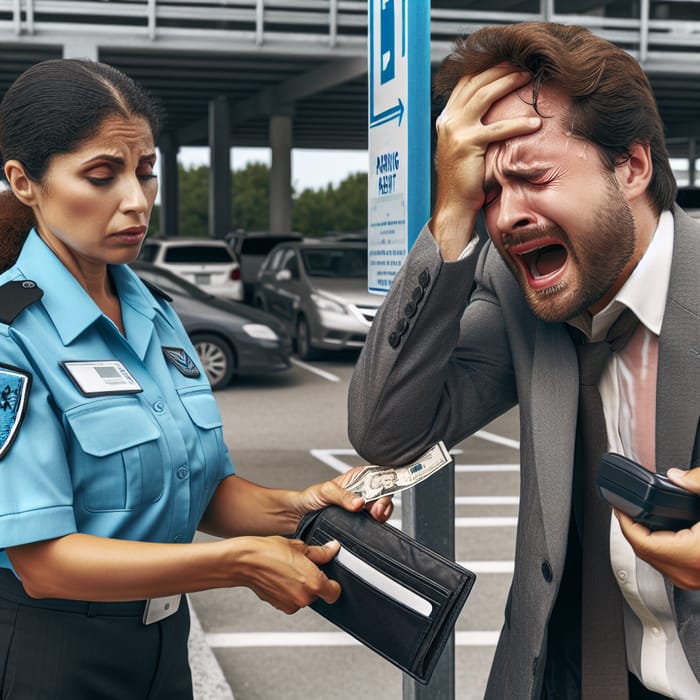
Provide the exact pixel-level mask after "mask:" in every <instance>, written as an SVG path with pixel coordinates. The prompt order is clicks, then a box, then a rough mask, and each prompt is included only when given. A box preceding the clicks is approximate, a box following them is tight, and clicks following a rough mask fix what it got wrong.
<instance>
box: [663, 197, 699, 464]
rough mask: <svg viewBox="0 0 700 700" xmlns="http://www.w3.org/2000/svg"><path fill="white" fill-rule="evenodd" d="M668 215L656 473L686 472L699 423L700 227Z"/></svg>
mask: <svg viewBox="0 0 700 700" xmlns="http://www.w3.org/2000/svg"><path fill="white" fill-rule="evenodd" d="M673 215H674V219H675V233H674V244H673V263H672V267H671V281H670V285H669V290H668V299H667V301H666V309H665V311H664V321H663V325H662V328H661V335H660V337H659V365H658V366H659V369H658V378H657V389H656V396H657V400H656V409H657V411H656V463H657V468H658V470H659V471H662V472H665V471H666V469H668V468H669V467H672V466H674V467H681V468H684V469H685V468H687V467H689V466H691V464H692V463H693V449H694V445H695V442H696V437H697V431H698V421H699V419H700V400H699V399H698V396H700V297H699V295H698V274H699V273H698V268H700V226H698V224H696V223H695V222H694V221H692V219H690V217H688V216H687V215H686V214H684V213H683V212H682V211H681V210H680V209H678V208H675V209H674V212H673ZM696 458H697V456H696Z"/></svg>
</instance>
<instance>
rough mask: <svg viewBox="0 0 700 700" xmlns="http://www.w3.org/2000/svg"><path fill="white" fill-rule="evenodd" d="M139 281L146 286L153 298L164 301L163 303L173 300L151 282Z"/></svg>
mask: <svg viewBox="0 0 700 700" xmlns="http://www.w3.org/2000/svg"><path fill="white" fill-rule="evenodd" d="M141 281H142V282H143V283H144V284H145V285H146V287H147V288H148V290H149V291H150V292H151V294H153V296H155V297H160V298H161V299H165V301H172V300H173V298H172V297H171V296H170V295H169V294H167V293H166V292H164V291H163V290H162V289H161V288H160V287H157V286H156V285H155V284H153V282H147V281H146V280H144V279H142V280H141Z"/></svg>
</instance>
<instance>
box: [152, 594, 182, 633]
mask: <svg viewBox="0 0 700 700" xmlns="http://www.w3.org/2000/svg"><path fill="white" fill-rule="evenodd" d="M181 598H182V596H181V595H180V594H179V593H178V594H177V595H168V596H164V597H163V598H150V599H149V600H147V601H146V607H145V608H144V610H143V624H144V625H152V624H153V623H154V622H160V621H161V620H165V618H166V617H170V616H171V615H174V614H175V613H176V612H177V610H178V608H179V607H180V599H181Z"/></svg>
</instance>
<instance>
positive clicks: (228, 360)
mask: <svg viewBox="0 0 700 700" xmlns="http://www.w3.org/2000/svg"><path fill="white" fill-rule="evenodd" d="M192 344H193V345H194V348H195V350H196V351H197V355H199V359H200V361H201V363H202V365H203V366H204V371H205V372H206V373H207V379H209V383H210V384H211V388H212V389H213V390H217V389H223V388H224V387H225V386H228V384H229V383H230V382H231V379H232V378H233V374H234V372H235V369H236V358H235V357H234V354H233V350H232V349H231V348H230V347H229V345H228V344H227V343H226V341H224V340H222V339H221V338H219V337H218V336H216V335H211V334H209V333H201V334H198V335H193V336H192Z"/></svg>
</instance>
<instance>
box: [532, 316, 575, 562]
mask: <svg viewBox="0 0 700 700" xmlns="http://www.w3.org/2000/svg"><path fill="white" fill-rule="evenodd" d="M531 392H532V393H531V401H532V404H531V406H530V410H529V415H530V419H531V425H532V435H533V436H538V439H533V440H532V443H531V444H532V452H533V454H532V458H533V461H534V465H535V472H536V474H537V480H538V483H537V486H538V489H539V495H540V507H541V509H542V521H543V525H544V532H545V535H546V537H547V540H548V543H547V544H548V548H549V551H550V555H551V556H553V557H554V556H556V554H557V553H559V555H560V556H561V557H562V559H561V561H563V557H564V553H565V552H566V542H567V535H568V532H567V528H566V527H563V526H562V523H568V521H569V517H570V508H571V491H572V479H573V462H574V443H575V438H576V414H577V410H578V409H577V406H578V363H577V360H576V351H575V350H574V347H573V345H572V343H571V340H570V338H569V334H568V333H567V331H566V330H565V329H564V327H563V326H562V325H560V324H549V323H545V322H544V321H541V320H539V321H538V323H537V332H536V337H535V349H534V355H533V368H532V379H531ZM543 435H544V436H548V437H546V438H544V439H543V438H542V437H541V436H543Z"/></svg>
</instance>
